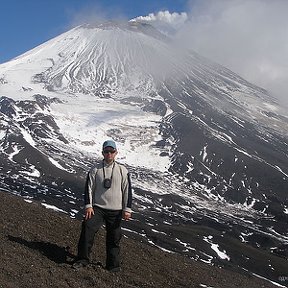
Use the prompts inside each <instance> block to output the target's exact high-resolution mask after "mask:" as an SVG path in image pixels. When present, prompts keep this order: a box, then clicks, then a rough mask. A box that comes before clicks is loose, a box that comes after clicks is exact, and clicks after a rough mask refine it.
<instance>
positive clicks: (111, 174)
mask: <svg viewBox="0 0 288 288" xmlns="http://www.w3.org/2000/svg"><path fill="white" fill-rule="evenodd" d="M102 163H103V166H102V169H103V177H104V179H106V177H105V169H104V168H105V164H104V160H103V162H102ZM114 167H115V161H114V163H113V167H112V172H111V177H110V181H111V180H112V177H113V171H114Z"/></svg>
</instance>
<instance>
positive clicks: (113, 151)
mask: <svg viewBox="0 0 288 288" xmlns="http://www.w3.org/2000/svg"><path fill="white" fill-rule="evenodd" d="M115 152H116V150H104V151H103V153H104V154H108V153H110V154H114V153H115Z"/></svg>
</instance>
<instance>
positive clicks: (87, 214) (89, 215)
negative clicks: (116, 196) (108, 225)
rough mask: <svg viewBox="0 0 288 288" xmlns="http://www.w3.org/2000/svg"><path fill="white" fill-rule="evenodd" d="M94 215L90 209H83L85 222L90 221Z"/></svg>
mask: <svg viewBox="0 0 288 288" xmlns="http://www.w3.org/2000/svg"><path fill="white" fill-rule="evenodd" d="M93 215H94V210H93V208H92V207H89V208H86V209H85V220H88V219H90V218H91V217H92V216H93Z"/></svg>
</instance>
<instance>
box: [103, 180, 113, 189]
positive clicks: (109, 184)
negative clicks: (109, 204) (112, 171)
mask: <svg viewBox="0 0 288 288" xmlns="http://www.w3.org/2000/svg"><path fill="white" fill-rule="evenodd" d="M111 182H112V181H111V179H104V183H103V184H104V188H110V187H111Z"/></svg>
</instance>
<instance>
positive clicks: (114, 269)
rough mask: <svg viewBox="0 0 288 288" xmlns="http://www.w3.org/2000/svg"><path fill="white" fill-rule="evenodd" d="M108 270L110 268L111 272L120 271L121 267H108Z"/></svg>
mask: <svg viewBox="0 0 288 288" xmlns="http://www.w3.org/2000/svg"><path fill="white" fill-rule="evenodd" d="M106 270H108V271H109V272H114V273H116V272H120V267H107V268H106Z"/></svg>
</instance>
